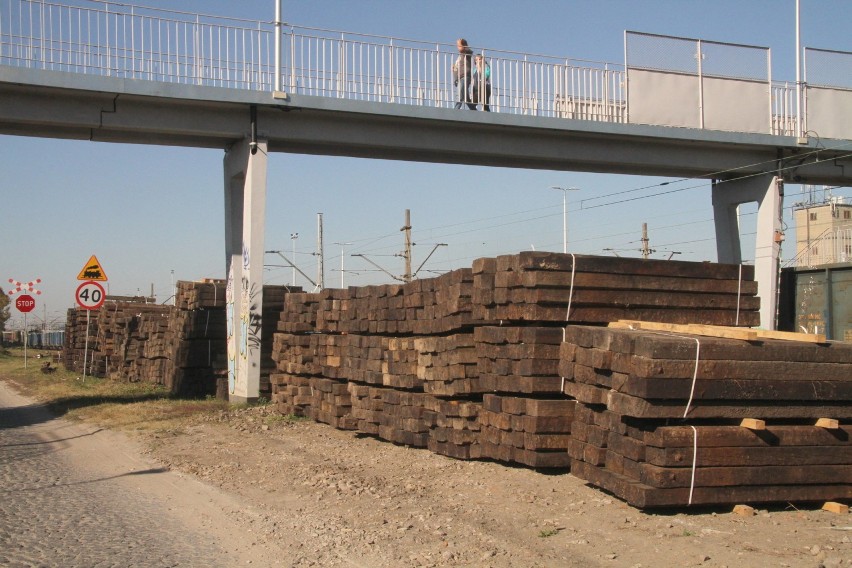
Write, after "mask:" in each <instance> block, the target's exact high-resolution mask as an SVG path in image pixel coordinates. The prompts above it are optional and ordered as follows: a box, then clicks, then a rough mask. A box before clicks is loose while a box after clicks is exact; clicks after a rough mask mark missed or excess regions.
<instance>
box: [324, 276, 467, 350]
mask: <svg viewBox="0 0 852 568" xmlns="http://www.w3.org/2000/svg"><path fill="white" fill-rule="evenodd" d="M472 293H473V274H472V272H471V270H470V269H469V268H462V269H458V270H453V271H451V272H448V273H446V274H442V275H441V276H438V277H436V278H425V279H421V280H413V281H411V282H407V283H405V284H388V285H381V286H362V287H350V288H348V289H346V290H334V289H326V290H323V291H321V292H320V293H319V296H320V301H319V307H318V314H317V330H318V331H322V332H326V333H348V334H360V335H385V336H408V335H432V334H439V333H448V332H451V331H453V330H457V329H461V328H464V327H467V326H470V325H471V324H472V320H471V317H472V316H471V313H472V301H471V296H472Z"/></svg>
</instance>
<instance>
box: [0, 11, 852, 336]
mask: <svg viewBox="0 0 852 568" xmlns="http://www.w3.org/2000/svg"><path fill="white" fill-rule="evenodd" d="M72 3H73V2H72ZM141 3H142V4H144V5H147V6H152V7H168V8H171V9H179V10H182V11H187V12H196V11H198V12H203V13H207V14H215V15H222V16H231V17H240V18H246V19H260V20H266V21H269V20H272V18H273V15H274V6H275V4H274V0H240V1H233V0H227V1H226V0H183V1H176V0H175V1H167V0H148V1H147V2H141ZM284 19H285V20H286V21H287V22H289V23H291V24H294V25H300V26H309V27H320V28H326V29H334V30H343V31H351V32H360V33H368V34H376V35H382V36H392V37H397V38H404V39H415V40H427V41H431V42H440V43H452V42H453V41H454V40H455V38H457V37H466V38H467V39H468V40H469V41H470V43H471V44H473V45H477V46H482V47H485V48H490V49H496V50H506V51H516V52H526V53H537V54H545V55H556V56H562V57H569V58H577V59H590V60H596V61H607V62H612V63H616V64H620V63H623V59H624V45H623V43H624V35H623V34H624V31H625V30H631V31H641V32H649V33H658V34H666V35H673V36H680V37H689V38H700V39H705V40H714V41H723V42H733V43H740V44H748V45H756V46H764V47H769V48H771V50H772V66H773V70H772V73H773V78H774V79H780V80H789V81H793V80H795V1H794V0H748V1H744V0H714V1H712V2H711V1H706V0H702V1H699V0H695V1H691V0H654V1H651V0H632V1H628V0H596V1H590V0H562V1H560V0H538V1H528V2H517V1H508V0H489V1H487V2H479V1H466V2H447V1H442V0H433V1H430V2H422V1H418V2H410V1H405V0H396V1H393V2H391V1H384V0H372V1H354V0H351V1H341V0H334V1H332V0H314V1H294V0H285V2H284ZM850 21H852V2H850V1H849V0H801V30H802V45H803V46H809V47H818V48H825V49H833V50H841V51H852V35H850V33H849V29H848V27H849V22H850ZM222 158H223V152H222V151H220V150H201V149H186V148H160V147H155V146H141V145H116V144H104V143H90V142H80V141H61V140H42V139H37V138H26V137H10V136H0V171H2V172H3V175H2V177H0V184H2V186H0V187H2V195H3V205H2V206H0V227H2V231H3V233H4V235H5V239H6V246H5V247H4V251H3V253H2V255H0V287H2V288H3V289H4V290H6V289H8V279H9V278H12V279H14V280H20V281H28V280H32V279H35V278H41V279H42V283H41V284H40V285H39V288H40V290H41V291H42V294H41V295H40V296H39V297H38V307H37V309H36V312H35V313H34V314H33V315H31V316H30V321H33V320H32V318H33V316H35V317H36V318H37V319H38V318H43V317H44V315H45V314H47V319H48V320H54V319H57V318H60V319H61V318H63V317H64V311H65V309H67V308H68V307H72V306H73V305H74V297H73V295H74V290H75V289H76V287H77V285H78V281H77V280H76V276H77V274H78V273H79V271H80V269H81V268H82V266H83V264H84V263H85V262H86V261H87V260H88V259H89V257H90V256H91V255H92V254H95V255H97V257H98V259H99V260H100V261H101V263H102V265H103V268H104V269H105V271H106V274H107V276H108V277H109V293H111V294H122V295H126V294H136V293H145V294H147V293H149V292H150V291H151V287H152V285H153V290H154V294H155V295H156V297H157V298H158V300H159V301H161V302H162V301H165V300H166V299H167V298H168V297H169V296H170V295H171V283H172V279H173V278H174V279H181V280H194V279H199V278H205V277H215V278H221V277H224V266H225V261H224V206H223V198H222V192H223V189H222ZM665 181H672V180H666V179H663V178H646V177H637V176H615V175H602V174H587V173H580V172H576V173H574V172H551V171H540V170H536V171H528V170H518V169H502V168H481V167H467V166H450V165H435V164H419V163H405V162H388V161H379V160H365V159H348V158H331V157H319V156H303V155H296V154H274V155H272V157H271V158H270V164H269V176H268V195H267V221H266V223H267V229H266V249H267V250H269V249H279V250H282V251H283V252H284V253H285V254H286V255H287V256H291V251H292V247H293V244H295V245H296V261H297V263H298V264H299V266H300V268H301V269H302V270H304V271H305V272H306V273H307V274H308V275H310V276H311V277H312V278H315V276H316V256H315V255H313V254H312V253H314V252H315V250H316V242H317V213H319V212H322V213H323V224H324V241H325V267H326V283H327V285H330V286H339V284H340V266H341V256H340V253H341V249H342V247H341V245H339V244H334V243H351V244H349V245H347V246H346V251H345V252H346V256H345V257H344V259H343V260H344V265H345V269H346V270H347V273H346V285H347V286H349V285H359V284H371V283H381V282H387V281H388V280H389V278H388V277H387V276H386V275H385V274H383V273H381V272H378V271H376V270H374V269H373V267H372V266H370V265H369V264H368V263H366V262H364V261H363V260H362V259H360V258H353V257H351V256H349V255H350V254H352V253H361V254H365V255H368V256H369V257H370V258H371V259H372V260H373V261H374V262H376V263H378V264H380V265H381V266H383V267H385V268H386V269H387V270H388V271H389V272H391V273H393V274H401V273H402V271H403V265H402V259H401V258H400V257H398V256H394V255H395V254H398V253H400V252H401V251H402V249H403V234H402V233H401V232H400V230H399V229H400V227H402V225H403V222H404V213H405V210H406V209H410V210H411V220H412V226H413V240H414V242H415V243H416V245H415V247H414V253H413V256H414V267H415V268H416V267H417V266H418V265H419V264H420V263H421V262H422V261H423V260H424V259H425V258H426V256H427V255H428V254H429V252H430V251H431V250H432V247H433V245H434V244H435V243H439V242H440V243H447V244H448V245H449V246H446V247H441V248H439V249H438V250H437V251H436V252H435V254H434V255H433V256H432V258H430V259H429V261H428V262H427V263H426V265H425V266H424V267H423V271H422V272H421V274H420V275H421V276H430V275H433V274H435V273H439V272H443V271H446V270H450V269H453V268H459V267H463V266H470V265H471V263H472V261H473V260H474V259H476V258H479V257H483V256H495V255H497V254H508V253H514V252H517V251H519V250H523V249H527V250H528V249H530V248H532V247H534V248H535V249H536V250H553V251H561V250H562V193H561V192H559V191H556V190H553V189H550V187H551V186H554V185H558V186H563V187H568V186H572V187H578V188H580V191H577V192H571V193H569V195H568V198H569V207H568V210H569V213H568V224H569V243H570V244H569V250H570V251H571V252H578V253H585V254H612V251H611V250H608V249H614V250H615V251H617V252H618V254H621V255H622V256H639V249H640V246H641V243H640V241H639V239H640V237H641V228H642V223H643V222H644V223H647V224H648V230H649V236H650V244H651V247H652V248H653V249H656V250H657V252H656V253H655V254H654V255H653V256H654V257H655V258H667V257H668V256H670V255H671V254H672V253H679V254H677V255H676V256H675V258H679V259H684V260H711V261H714V260H715V258H716V254H715V244H714V232H713V222H712V219H713V213H712V208H711V203H710V192H709V184H708V183H706V182H701V181H695V180H687V181H680V182H678V183H677V184H674V185H670V186H667V188H671V189H679V190H680V191H678V192H676V193H672V194H669V195H667V196H665V197H656V198H647V199H642V200H639V201H632V202H627V203H621V204H619V203H613V204H611V205H607V206H598V207H592V206H593V205H601V204H604V203H609V202H617V201H619V197H618V196H613V197H610V198H607V197H606V196H607V195H610V194H614V193H617V192H621V191H625V190H631V189H637V188H643V187H646V186H653V185H656V184H658V183H661V182H665ZM799 192H800V187H799V186H795V185H793V186H787V190H786V193H787V199H786V201H785V204H786V205H787V206H790V205H792V203H793V202H794V201H797V200H799V199H800V193H799ZM637 193H639V194H643V193H644V194H647V193H653V191H650V190H647V191H644V192H637ZM835 194H836V195H843V196H847V197H848V196H850V195H852V191H850V189H849V188H841V189H838V190H835ZM581 201H582V203H581ZM755 211H756V207H752V208H749V207H748V206H746V207H745V209H744V212H745V216H744V224H743V232H744V233H745V235H744V238H743V243H744V256H745V257H746V258H747V259H749V258H751V255H753V253H752V246H753V237H751V236H750V235H749V233H750V232H752V231H753V219H754V215H753V213H754V212H755ZM785 219H787V221H788V223H791V224H792V222H791V221H790V216H789V210H788V212H787V215H786V216H785ZM293 233H298V234H299V238H298V239H297V240H296V241H295V243H294V242H293V240H292V239H291V238H290V235H291V234H293ZM791 238H792V231H790V232H789V233H788V240H790V239H791ZM785 255H786V256H789V252H787V251H786V250H785ZM266 262H267V263H268V264H269V265H270V266H269V267H268V268H267V270H266V271H265V275H266V278H265V279H266V282H267V283H270V284H289V283H291V269H290V268H283V267H280V266H274V265H282V264H284V263H283V261H282V260H281V259H280V258H279V257H277V256H275V255H268V256H267V257H266ZM172 271H174V276H172ZM350 271H351V272H350ZM296 284H299V285H303V286H309V285H308V284H307V283H306V282H305V280H304V279H303V278H301V277H298V278H297V282H296ZM13 316H15V317H16V318H17V319H20V317H19V316H20V315H19V314H18V313H17V312H16V311H15V310H14V309H13Z"/></svg>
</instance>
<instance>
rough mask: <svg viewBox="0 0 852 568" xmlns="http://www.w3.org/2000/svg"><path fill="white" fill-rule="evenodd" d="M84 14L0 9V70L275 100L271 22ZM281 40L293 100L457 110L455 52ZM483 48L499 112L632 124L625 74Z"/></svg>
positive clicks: (114, 11) (348, 39) (326, 39)
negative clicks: (266, 94) (260, 94)
mask: <svg viewBox="0 0 852 568" xmlns="http://www.w3.org/2000/svg"><path fill="white" fill-rule="evenodd" d="M79 4H81V5H73V6H72V5H67V4H60V3H55V2H50V1H45V0H0V64H2V65H11V66H19V67H30V68H37V69H46V70H54V71H67V72H73V73H85V74H93V75H101V76H110V77H120V78H130V79H142V80H151V81H161V82H169V83H182V84H192V85H204V86H215V87H225V88H232V89H250V90H255V91H272V90H274V89H275V80H276V78H275V53H274V51H275V27H274V25H273V24H272V23H270V22H258V21H251V20H239V19H233V18H220V17H217V16H209V15H197V14H189V13H185V12H179V11H174V10H159V9H156V10H155V9H151V8H145V7H139V6H128V5H125V4H118V3H110V2H100V1H98V2H95V1H92V2H88V3H87V2H86V0H82V1H81V2H80V3H79ZM83 4H84V5H83ZM282 36H283V39H282V43H283V51H284V54H283V58H282V62H281V63H282V77H283V83H284V84H283V85H282V87H283V88H284V89H286V90H288V91H290V92H292V93H297V94H304V95H315V96H324V97H337V98H345V99H351V100H361V101H373V102H386V103H399V104H409V105H423V106H432V107H443V108H451V107H452V106H454V105H455V102H456V101H455V99H456V94H455V93H456V89H455V87H454V85H453V77H452V73H451V67H452V63H453V61H454V60H455V58H456V57H457V55H458V54H457V51H456V48H455V45H442V44H426V43H424V42H418V41H411V40H404V39H398V38H390V37H381V36H367V35H361V34H351V33H345V32H338V31H331V30H322V29H316V28H301V27H294V26H286V27H284V28H282ZM474 49H475V50H476V52H477V53H482V54H484V55H485V57H486V61H487V62H488V64H489V66H490V72H491V101H490V102H491V105H490V106H491V110H493V111H497V112H504V113H515V114H532V115H537V116H560V117H565V118H577V119H584V120H605V121H610V122H623V121H624V117H625V116H626V113H625V104H626V103H625V96H624V74H623V71H622V70H621V69H619V68H614V66H612V65H608V64H603V63H596V62H587V61H575V60H567V59H559V58H554V57H549V56H540V55H529V54H518V53H512V52H500V51H496V50H491V49H481V48H474ZM615 67H617V66H615Z"/></svg>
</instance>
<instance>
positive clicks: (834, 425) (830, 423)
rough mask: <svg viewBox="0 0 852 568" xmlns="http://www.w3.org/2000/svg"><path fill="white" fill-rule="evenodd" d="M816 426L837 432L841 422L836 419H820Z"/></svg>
mask: <svg viewBox="0 0 852 568" xmlns="http://www.w3.org/2000/svg"><path fill="white" fill-rule="evenodd" d="M816 426H818V427H820V428H826V429H828V430H837V429H838V428H840V422H839V421H838V420H837V419H835V418H819V419H818V420H817V421H816Z"/></svg>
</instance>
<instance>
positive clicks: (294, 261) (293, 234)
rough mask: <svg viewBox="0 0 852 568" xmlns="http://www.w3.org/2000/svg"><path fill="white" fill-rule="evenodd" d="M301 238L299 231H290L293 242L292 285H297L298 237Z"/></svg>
mask: <svg viewBox="0 0 852 568" xmlns="http://www.w3.org/2000/svg"><path fill="white" fill-rule="evenodd" d="M298 238H299V233H290V242H292V243H293V280H292V281H291V282H290V286H295V285H296V239H298Z"/></svg>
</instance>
